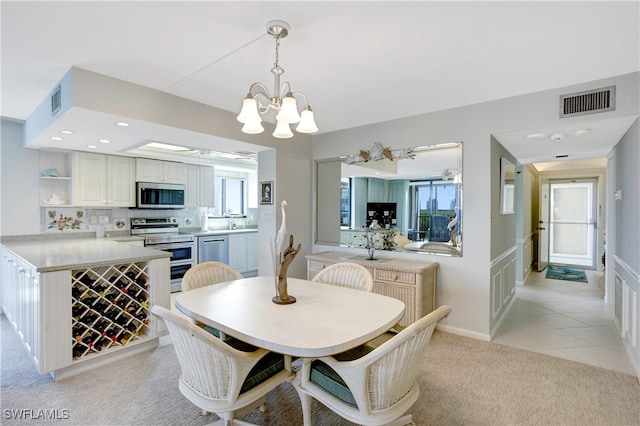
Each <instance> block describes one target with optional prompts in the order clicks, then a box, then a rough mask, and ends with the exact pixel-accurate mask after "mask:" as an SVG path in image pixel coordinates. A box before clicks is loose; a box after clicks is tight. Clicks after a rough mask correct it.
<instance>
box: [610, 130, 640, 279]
mask: <svg viewBox="0 0 640 426" xmlns="http://www.w3.org/2000/svg"><path fill="white" fill-rule="evenodd" d="M638 127H639V124H638V120H636V122H635V123H634V124H633V125H632V126H631V128H630V129H629V131H627V133H626V134H625V135H624V137H623V138H622V140H621V141H620V143H618V145H616V166H615V167H616V189H622V200H617V201H614V203H615V206H614V208H615V215H616V246H615V255H616V256H618V257H619V258H620V259H622V260H623V261H624V262H625V263H626V264H627V265H629V266H630V267H631V268H632V269H633V270H635V271H636V273H638V271H640V244H639V243H638V242H639V241H640V166H639V164H640V135H639V132H638Z"/></svg>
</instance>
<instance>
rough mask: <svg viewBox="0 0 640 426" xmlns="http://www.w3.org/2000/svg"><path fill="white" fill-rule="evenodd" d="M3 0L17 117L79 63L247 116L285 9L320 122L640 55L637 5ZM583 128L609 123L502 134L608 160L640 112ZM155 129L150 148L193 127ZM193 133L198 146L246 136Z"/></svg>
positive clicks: (573, 80)
mask: <svg viewBox="0 0 640 426" xmlns="http://www.w3.org/2000/svg"><path fill="white" fill-rule="evenodd" d="M0 7H1V12H2V13H1V15H2V26H1V31H2V34H1V35H2V63H1V66H2V77H1V83H2V87H1V88H2V95H1V104H0V106H1V110H0V113H1V114H2V116H5V117H10V118H15V119H19V120H25V119H27V117H28V116H29V115H30V114H31V112H32V111H33V110H34V109H35V107H36V106H37V105H38V104H39V103H40V102H41V101H42V100H43V99H45V98H46V97H47V96H48V95H49V94H50V92H51V90H52V89H53V87H54V86H55V84H56V83H57V82H58V81H59V80H60V79H61V78H62V76H63V75H64V74H65V73H66V72H67V71H68V70H69V68H70V67H71V66H76V67H79V68H83V69H86V70H89V71H93V72H97V73H100V74H104V75H107V76H110V77H114V78H118V79H122V80H126V81H130V82H133V83H136V84H140V85H143V86H146V87H150V88H153V89H156V90H160V91H163V92H166V93H169V94H172V95H176V96H180V97H184V98H187V99H191V100H193V101H197V102H200V103H204V104H207V105H212V106H215V107H218V108H222V109H225V110H228V111H239V109H240V107H241V103H242V99H243V97H244V96H245V95H246V93H247V90H248V88H249V85H250V84H251V83H252V82H255V81H259V82H262V83H264V84H265V85H267V87H269V89H270V90H273V89H272V84H273V81H272V75H271V74H270V72H269V71H270V69H271V67H272V66H273V62H274V40H273V39H272V38H271V37H269V36H268V35H267V34H266V30H265V24H266V22H267V21H269V20H272V19H282V20H285V21H287V22H288V23H289V24H290V26H291V30H290V33H289V36H288V37H287V38H285V39H283V40H282V41H281V48H280V65H281V66H282V67H283V68H284V69H285V71H286V73H285V74H284V77H283V79H282V81H289V82H290V83H291V84H292V87H293V89H294V90H297V91H301V92H303V93H304V94H305V95H306V96H307V97H308V99H309V103H310V104H311V106H312V107H313V110H314V112H315V117H316V122H317V124H318V127H319V128H320V132H329V131H334V130H340V129H345V128H350V127H355V126H361V125H366V124H370V123H374V122H380V121H386V120H390V119H394V118H400V117H407V116H412V115H416V114H423V113H428V112H431V111H437V110H442V109H447V108H453V107H457V106H463V105H470V104H475V103H479V102H485V101H490V100H494V99H500V98H505V97H510V96H516V95H522V94H527V93H533V92H537V91H541V90H548V89H552V88H557V87H563V86H567V85H571V84H577V83H583V82H587V81H591V80H597V79H601V78H607V77H612V76H617V75H621V74H626V73H630V72H636V71H638V70H639V63H640V57H639V41H638V39H639V4H638V2H619V3H613V2H595V1H589V2H573V1H571V2H522V1H516V2H429V1H427V2H359V1H356V2H348V3H346V2H345V3H343V2H340V3H339V2H312V1H298V2H244V1H236V2H215V1H200V2H190V3H186V2H168V1H142V2H126V1H118V2H59V1H46V2H36V1H26V2H25V1H23V2H18V1H16V2H13V1H2V2H1V3H0ZM594 28H604V29H606V30H602V31H594ZM94 118H95V119H96V120H97V117H96V116H94V115H92V114H91V113H88V114H86V116H85V117H83V121H82V123H80V122H78V123H77V125H78V126H82V127H83V128H84V129H85V130H86V131H87V132H90V131H91V132H95V134H92V135H91V137H92V138H95V139H98V138H100V137H101V135H100V134H99V132H100V129H101V128H100V124H98V122H97V121H96V123H93V122H92V120H93V119H94ZM580 124H581V125H582V126H581V127H584V128H588V129H592V130H596V129H602V131H591V132H590V133H588V134H587V135H582V136H581V137H580V138H579V139H577V137H574V136H573V134H572V132H574V131H575V130H578V129H574V128H567V129H559V128H540V129H522V130H521V131H513V132H509V133H505V134H501V135H494V136H496V137H497V138H498V140H499V141H500V142H501V143H503V145H505V147H507V149H509V151H510V152H511V153H512V154H514V155H515V156H516V157H517V158H518V159H522V162H538V161H552V160H553V156H554V155H557V154H558V153H564V152H569V151H571V152H572V153H573V154H575V158H576V159H578V158H580V157H581V156H582V157H583V158H590V157H593V156H602V155H606V151H604V152H603V150H604V149H606V150H607V151H608V149H610V146H612V145H613V144H615V143H616V142H617V140H618V139H619V138H618V139H615V137H616V136H619V135H621V134H622V133H624V131H626V129H627V128H628V125H629V124H630V123H629V122H628V121H625V120H608V121H599V122H596V121H593V120H588V119H585V121H584V122H583V123H580ZM238 125H239V123H238ZM146 126H148V124H145V125H143V126H142V127H140V129H139V134H137V135H136V137H137V138H138V139H139V140H138V142H137V144H138V145H139V144H140V143H142V141H143V140H159V141H168V140H170V141H172V142H174V141H177V140H180V138H181V136H184V135H181V134H176V132H180V131H178V130H177V129H167V128H162V127H160V126H153V127H151V126H149V127H146ZM625 126H626V127H625ZM531 132H541V133H546V134H548V135H550V134H553V133H557V132H563V133H566V134H567V135H570V136H569V137H567V138H565V140H564V141H563V144H564V145H560V146H559V145H558V144H551V143H548V141H544V142H545V143H544V144H542V141H537V142H539V143H540V145H535V148H533V147H534V145H532V141H531V140H528V139H527V138H526V135H527V134H530V133H531ZM189 136H191V138H190V139H185V140H189V141H190V143H189V146H190V147H191V148H201V149H206V150H215V149H223V150H229V149H231V148H230V147H224V148H222V145H223V144H224V143H227V144H231V145H233V143H230V141H215V140H213V141H212V140H211V139H210V138H197V137H194V135H189ZM573 139H576V140H579V142H580V143H579V144H571V143H570V142H573ZM549 142H550V141H549ZM126 143H127V144H131V141H127V142H126ZM218 143H219V144H222V145H220V146H218ZM249 145H250V144H242V146H241V148H242V149H249V148H251V147H250V146H249ZM58 146H62V147H64V142H62V145H58ZM596 147H598V148H597V149H596ZM97 149H99V150H102V152H109V151H110V150H111V151H122V150H123V146H118V145H117V143H114V144H113V145H112V146H109V147H106V146H99V147H98V148H97ZM256 150H259V148H258V149H254V151H256ZM581 152H584V153H585V154H584V155H581V154H580V153H581Z"/></svg>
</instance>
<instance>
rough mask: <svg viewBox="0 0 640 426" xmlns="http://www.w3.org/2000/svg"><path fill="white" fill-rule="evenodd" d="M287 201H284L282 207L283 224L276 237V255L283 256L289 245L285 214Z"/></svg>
mask: <svg viewBox="0 0 640 426" xmlns="http://www.w3.org/2000/svg"><path fill="white" fill-rule="evenodd" d="M287 205H288V204H287V202H286V201H284V200H283V201H282V203H280V206H281V208H282V224H281V225H280V229H279V230H278V235H277V236H276V254H277V255H281V254H282V251H283V250H284V249H285V247H286V245H287V237H288V236H289V233H288V232H287V215H286V213H285V212H284V206H287Z"/></svg>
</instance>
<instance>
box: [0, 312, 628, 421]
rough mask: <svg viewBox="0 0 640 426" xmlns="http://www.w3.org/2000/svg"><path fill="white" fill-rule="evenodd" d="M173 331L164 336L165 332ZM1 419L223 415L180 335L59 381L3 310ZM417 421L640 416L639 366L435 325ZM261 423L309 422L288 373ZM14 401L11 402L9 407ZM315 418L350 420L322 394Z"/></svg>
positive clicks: (253, 416) (254, 415)
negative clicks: (34, 358) (204, 392)
mask: <svg viewBox="0 0 640 426" xmlns="http://www.w3.org/2000/svg"><path fill="white" fill-rule="evenodd" d="M163 340H164V338H163ZM0 349H1V354H2V363H1V364H2V370H1V380H2V393H1V396H2V402H1V406H2V418H1V420H0V423H1V424H2V425H37V426H40V425H49V424H51V425H183V426H184V425H194V426H195V425H204V424H207V423H210V422H212V421H214V420H216V419H217V417H216V416H215V415H212V414H210V415H207V416H201V415H200V411H199V410H198V408H196V407H195V406H194V405H192V404H191V403H190V402H189V401H187V400H186V399H185V398H184V397H183V396H182V394H181V393H180V391H179V390H178V377H179V374H180V368H179V365H178V362H177V358H176V356H175V353H174V350H173V345H172V344H166V345H161V346H160V347H159V348H157V349H154V350H149V351H146V352H144V353H142V354H139V355H136V356H133V357H130V358H128V359H125V360H122V361H118V362H114V363H111V364H109V365H107V366H104V367H101V368H98V369H95V370H92V371H89V372H86V373H81V374H78V375H76V376H73V377H70V378H68V379H65V380H62V381H59V382H55V383H54V382H52V381H51V379H50V378H49V376H46V375H45V376H40V375H38V374H37V372H36V371H35V368H34V367H33V365H32V364H31V362H30V360H29V359H28V356H27V354H26V352H25V351H24V349H23V348H22V346H21V345H20V344H19V341H18V339H17V337H16V335H15V333H14V332H13V330H12V329H11V328H10V326H9V325H8V321H7V320H6V318H5V317H4V316H2V343H1V347H0ZM419 383H420V398H419V399H418V401H417V402H416V403H415V404H414V406H413V407H412V408H411V410H410V413H412V414H413V418H414V421H415V423H416V424H417V425H638V424H639V423H640V385H639V384H638V381H637V379H636V378H635V377H634V376H631V375H626V374H622V373H618V372H614V371H611V370H606V369H602V368H598V367H592V366H588V365H585V364H579V363H575V362H572V361H567V360H563V359H559V358H553V357H550V356H547V355H542V354H537V353H534V352H528V351H524V350H520V349H515V348H510V347H506V346H501V345H498V344H494V343H488V342H482V341H479V340H475V339H470V338H466V337H461V336H457V335H453V334H449V333H443V332H438V331H436V332H435V333H434V335H433V337H432V340H431V342H430V343H429V346H428V347H427V352H426V354H425V358H424V362H423V363H422V365H421V368H420V372H419ZM267 404H268V406H269V411H267V412H266V413H260V412H258V411H257V410H256V411H253V412H251V413H249V415H248V416H247V417H246V418H245V419H246V420H249V421H251V422H253V423H256V424H259V425H278V426H289V425H301V424H302V410H301V409H300V401H299V399H298V396H297V394H296V392H295V390H294V389H293V387H292V386H291V385H290V384H289V383H285V384H283V385H281V386H280V387H278V388H277V389H275V390H274V391H273V392H271V393H270V394H269V395H268V397H267ZM16 409H29V410H32V412H33V413H36V414H37V410H38V409H42V410H44V409H48V410H58V412H59V413H63V411H62V410H68V411H67V413H68V418H67V419H58V420H50V421H47V420H42V419H40V420H16V419H13V418H11V417H12V416H11V413H12V411H10V410H16ZM8 410H9V411H8ZM312 422H313V424H314V425H315V426H329V425H331V426H333V425H350V424H351V423H348V422H346V421H344V420H342V419H341V418H339V417H338V416H336V415H335V414H333V413H332V412H331V411H329V410H328V409H326V408H325V407H324V406H322V405H321V404H319V403H317V402H315V401H314V403H313V417H312Z"/></svg>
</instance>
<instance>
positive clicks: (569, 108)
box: [560, 86, 616, 118]
mask: <svg viewBox="0 0 640 426" xmlns="http://www.w3.org/2000/svg"><path fill="white" fill-rule="evenodd" d="M615 109H616V86H610V87H604V88H602V89H595V90H589V91H586V92H580V93H571V94H569V95H562V96H560V118H567V117H575V116H577V115H585V114H595V113H599V112H605V111H614V110H615Z"/></svg>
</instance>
